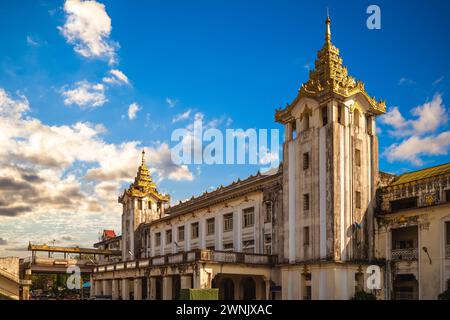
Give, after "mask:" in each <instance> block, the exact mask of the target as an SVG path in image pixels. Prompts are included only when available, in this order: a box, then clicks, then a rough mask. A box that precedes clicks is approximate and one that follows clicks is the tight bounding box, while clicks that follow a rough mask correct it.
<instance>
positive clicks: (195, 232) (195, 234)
mask: <svg viewBox="0 0 450 320" xmlns="http://www.w3.org/2000/svg"><path fill="white" fill-rule="evenodd" d="M191 238H192V239H197V238H198V222H195V223H192V224H191Z"/></svg>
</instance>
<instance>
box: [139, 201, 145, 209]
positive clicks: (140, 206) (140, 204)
mask: <svg viewBox="0 0 450 320" xmlns="http://www.w3.org/2000/svg"><path fill="white" fill-rule="evenodd" d="M143 202H144V201H143V200H138V209H139V210H142V204H143Z"/></svg>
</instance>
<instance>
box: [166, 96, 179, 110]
mask: <svg viewBox="0 0 450 320" xmlns="http://www.w3.org/2000/svg"><path fill="white" fill-rule="evenodd" d="M166 103H167V105H168V106H169V108H173V107H175V106H176V105H177V103H178V99H173V98H169V97H167V98H166Z"/></svg>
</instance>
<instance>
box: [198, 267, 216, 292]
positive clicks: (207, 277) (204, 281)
mask: <svg viewBox="0 0 450 320" xmlns="http://www.w3.org/2000/svg"><path fill="white" fill-rule="evenodd" d="M212 279H213V271H212V269H209V268H200V269H199V270H198V273H196V272H194V288H196V289H211V281H212Z"/></svg>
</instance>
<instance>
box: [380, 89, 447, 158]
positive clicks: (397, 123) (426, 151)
mask: <svg viewBox="0 0 450 320" xmlns="http://www.w3.org/2000/svg"><path fill="white" fill-rule="evenodd" d="M411 114H412V115H413V116H414V117H415V119H409V120H407V119H405V118H404V117H403V116H402V114H401V113H400V111H399V110H398V108H397V107H394V108H392V109H391V110H390V111H389V112H388V113H387V114H386V115H384V116H382V117H381V119H380V120H381V122H382V123H383V124H385V125H388V126H391V127H392V128H393V130H389V131H388V132H389V134H390V135H392V136H394V137H397V138H399V137H404V140H403V141H401V142H399V143H394V144H392V145H390V146H389V147H387V148H386V149H385V150H384V152H383V156H384V157H385V158H386V159H387V160H388V161H389V162H393V161H407V162H411V163H412V164H414V165H422V164H423V160H422V157H424V156H438V155H445V154H447V153H448V151H449V147H450V131H444V132H441V133H439V134H434V133H435V132H436V131H437V130H438V129H439V128H440V127H441V126H444V125H446V124H447V122H448V111H447V109H446V108H445V105H444V104H443V101H442V96H441V95H440V94H436V95H435V96H434V97H433V99H432V100H431V101H429V102H426V103H424V104H422V105H420V106H417V107H415V108H414V109H412V111H411Z"/></svg>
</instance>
